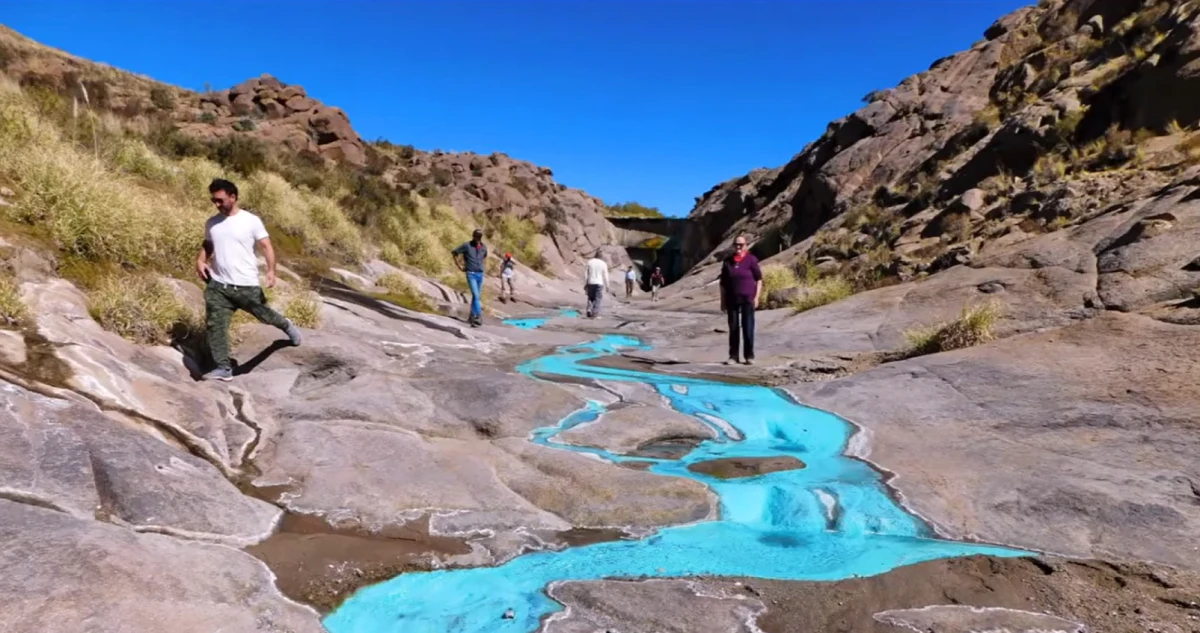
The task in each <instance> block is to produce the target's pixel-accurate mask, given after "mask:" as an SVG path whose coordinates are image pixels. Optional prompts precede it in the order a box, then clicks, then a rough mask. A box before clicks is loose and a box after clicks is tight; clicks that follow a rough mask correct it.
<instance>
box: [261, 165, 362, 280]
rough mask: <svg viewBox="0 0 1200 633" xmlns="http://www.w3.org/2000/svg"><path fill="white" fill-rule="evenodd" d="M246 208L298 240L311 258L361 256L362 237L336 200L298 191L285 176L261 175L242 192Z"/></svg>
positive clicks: (263, 173) (357, 257)
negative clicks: (318, 256)
mask: <svg viewBox="0 0 1200 633" xmlns="http://www.w3.org/2000/svg"><path fill="white" fill-rule="evenodd" d="M242 189H243V191H241V196H240V199H241V200H242V201H244V204H243V206H244V207H245V208H246V209H249V210H251V211H253V212H254V213H256V214H258V215H259V216H261V217H262V218H263V221H264V222H266V223H267V224H270V225H272V226H275V227H278V228H279V230H281V231H283V232H284V233H286V234H287V235H289V236H291V237H294V238H298V239H299V240H300V241H301V243H302V245H303V247H304V250H305V251H306V252H307V253H309V254H312V255H337V256H340V258H342V259H346V260H357V259H359V258H361V256H362V247H363V245H362V235H361V233H359V230H358V228H357V227H356V226H355V225H354V223H353V222H351V221H350V219H349V218H348V217H347V216H346V214H345V212H344V211H343V210H342V208H341V207H340V206H338V204H337V203H336V202H334V201H333V200H330V199H329V198H325V197H323V196H320V195H318V194H315V193H312V192H309V191H302V190H299V189H296V188H295V187H293V186H292V185H291V183H289V182H288V181H286V180H284V179H283V177H282V176H280V175H278V174H275V173H271V172H266V171H258V172H255V173H254V175H252V176H250V177H249V178H248V179H247V180H246V183H245V186H244V187H243V188H242Z"/></svg>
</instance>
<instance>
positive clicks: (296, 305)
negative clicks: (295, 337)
mask: <svg viewBox="0 0 1200 633" xmlns="http://www.w3.org/2000/svg"><path fill="white" fill-rule="evenodd" d="M282 304H283V307H282V309H281V310H280V312H281V313H282V314H283V316H285V317H287V318H289V319H291V320H292V323H295V324H296V325H298V326H300V327H303V328H310V329H316V328H318V327H321V297H320V296H318V295H317V293H315V292H313V291H312V290H309V289H307V288H289V292H287V293H286V294H284V296H283V297H282Z"/></svg>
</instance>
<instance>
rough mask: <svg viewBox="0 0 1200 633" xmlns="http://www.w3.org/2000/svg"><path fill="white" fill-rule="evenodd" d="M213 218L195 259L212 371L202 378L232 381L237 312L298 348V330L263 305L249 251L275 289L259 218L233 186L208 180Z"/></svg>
mask: <svg viewBox="0 0 1200 633" xmlns="http://www.w3.org/2000/svg"><path fill="white" fill-rule="evenodd" d="M208 193H209V195H210V196H211V202H212V203H213V206H215V207H216V208H217V214H216V215H214V216H213V217H211V218H209V219H208V221H207V222H205V223H204V246H203V247H202V248H201V249H200V254H199V255H198V256H197V257H196V275H197V276H199V277H200V280H201V281H203V282H205V287H204V311H205V319H204V320H205V325H206V327H207V330H208V332H207V333H208V347H209V352H210V353H211V355H212V360H213V364H215V365H216V368H215V369H213V370H212V371H210V372H208V373H207V374H204V376H202V379H203V380H223V381H226V382H227V381H229V380H232V379H233V367H232V364H231V362H230V360H229V338H228V336H229V320H230V318H232V317H233V313H234V312H236V311H238V310H245V311H246V312H249V313H250V314H251V315H253V316H254V318H256V319H258V320H259V321H260V322H262V323H266V324H267V325H274V326H275V327H277V328H279V329H281V330H283V331H284V333H286V334H287V336H288V339H289V340H290V341H291V343H292V345H299V344H300V330H299V329H297V328H296V326H295V324H293V323H292V322H291V321H290V320H288V319H285V318H284V317H283V315H281V314H279V313H278V312H276V311H274V310H272V309H271V308H270V307H269V306H268V305H267V297H266V294H264V293H263V289H262V287H261V286H260V285H259V282H258V258H257V257H255V254H254V247H255V246H258V247H259V248H260V249H262V252H263V256H264V257H265V258H266V260H267V287H268V288H272V287H274V286H275V250H274V249H273V248H271V239H270V237H269V236H268V235H267V229H266V227H265V226H263V223H262V220H260V219H259V218H258V216H256V215H254V214H253V213H250V212H249V211H246V210H244V209H240V208H238V190H237V185H235V184H233V183H232V182H229V181H228V180H222V179H220V178H218V179H216V180H213V181H212V184H210V185H209V186H208Z"/></svg>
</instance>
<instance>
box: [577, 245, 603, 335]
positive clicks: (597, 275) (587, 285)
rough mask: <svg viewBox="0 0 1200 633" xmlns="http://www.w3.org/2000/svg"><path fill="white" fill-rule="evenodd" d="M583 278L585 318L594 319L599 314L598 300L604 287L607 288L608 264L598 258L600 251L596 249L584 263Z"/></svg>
mask: <svg viewBox="0 0 1200 633" xmlns="http://www.w3.org/2000/svg"><path fill="white" fill-rule="evenodd" d="M583 279H584V281H583V290H584V291H585V292H586V293H587V318H589V319H594V318H596V317H597V316H599V315H600V302H601V299H603V298H604V289H605V288H608V264H606V263H604V260H602V259H600V251H596V254H595V255H592V258H591V259H589V260H587V263H586V264H584V268H583Z"/></svg>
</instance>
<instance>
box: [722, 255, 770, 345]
mask: <svg viewBox="0 0 1200 633" xmlns="http://www.w3.org/2000/svg"><path fill="white" fill-rule="evenodd" d="M761 295H762V270H760V269H759V266H758V258H757V257H755V256H754V255H753V254H752V253H750V252H748V251H747V250H746V236H744V235H739V236H737V237H736V238H734V240H733V254H732V255H730V256H729V257H727V258H725V261H724V262H723V263H722V264H721V310H722V311H723V312H725V313H726V314H727V315H728V317H729V360H727V361H725V364H726V365H732V364H734V363H736V362H738V342H739V339H740V342H741V343H742V346H741V347H742V349H741V352H742V356H743V358H745V363H746V364H747V365H753V364H754V309H755V308H757V307H758V299H759V297H760V296H761ZM739 330H740V336H739Z"/></svg>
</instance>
